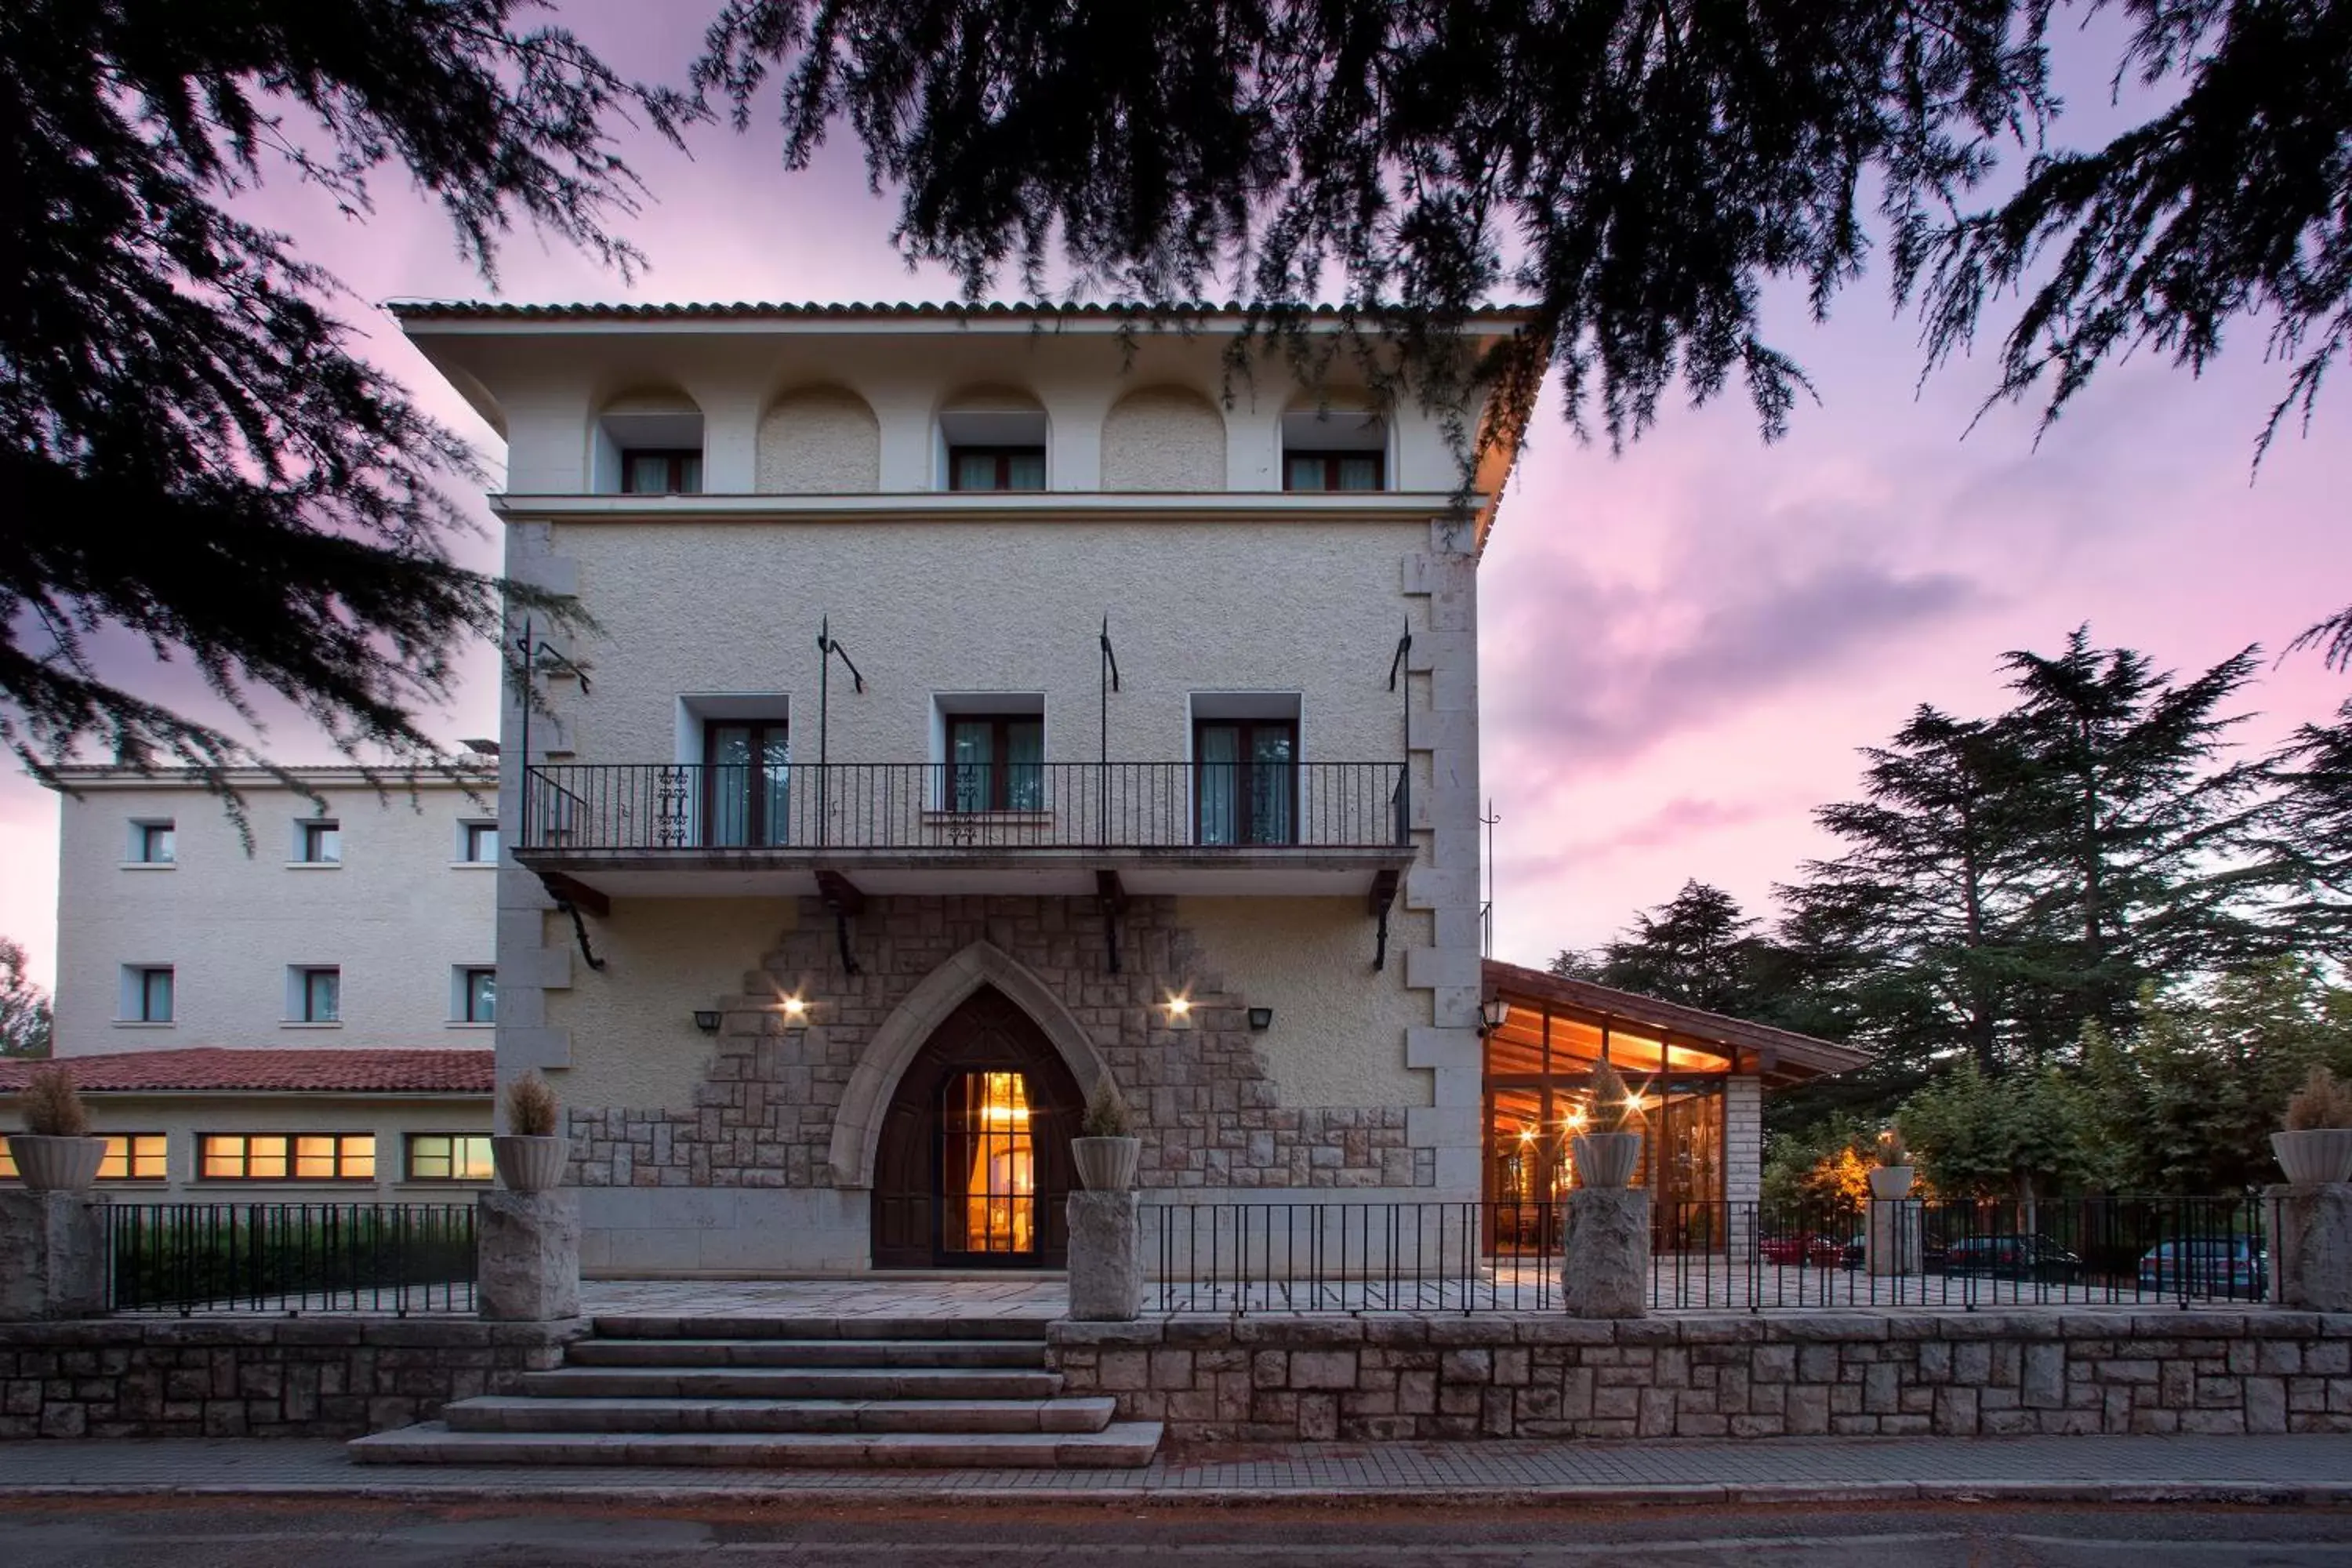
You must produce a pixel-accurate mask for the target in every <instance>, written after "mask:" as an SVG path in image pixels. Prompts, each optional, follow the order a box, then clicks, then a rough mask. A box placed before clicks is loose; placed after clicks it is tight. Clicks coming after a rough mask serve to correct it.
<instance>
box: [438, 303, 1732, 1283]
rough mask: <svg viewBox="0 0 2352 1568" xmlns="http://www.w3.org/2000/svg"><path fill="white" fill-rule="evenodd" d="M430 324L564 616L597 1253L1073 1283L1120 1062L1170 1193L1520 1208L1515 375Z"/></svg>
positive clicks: (1046, 313) (564, 1054) (512, 1010)
mask: <svg viewBox="0 0 2352 1568" xmlns="http://www.w3.org/2000/svg"><path fill="white" fill-rule="evenodd" d="M397 313H398V314H399V315H400V317H401V319H402V321H403V325H404V329H405V330H406V331H407V333H408V334H409V336H410V338H411V339H412V341H414V342H415V343H416V344H417V346H418V347H419V348H420V349H421V350H422V351H423V352H424V353H425V355H426V357H427V358H428V359H429V360H430V361H431V362H432V363H434V365H435V366H436V368H437V369H438V370H439V371H440V373H441V374H443V375H444V376H446V378H447V380H448V381H449V383H450V384H451V385H452V386H453V387H455V388H456V389H457V390H458V391H459V392H460V393H461V394H463V395H465V396H466V397H467V398H468V400H469V401H470V402H471V403H472V405H473V406H474V407H475V408H476V409H477V410H478V412H479V413H480V414H481V415H482V416H483V417H484V418H485V419H486V420H488V422H489V424H490V425H491V426H492V427H493V428H494V429H495V430H496V431H497V432H498V433H499V436H500V437H503V439H504V440H505V442H506V444H507V452H508V474H507V486H506V489H505V491H504V493H503V494H501V495H499V496H497V497H495V498H494V505H495V507H496V510H498V512H499V515H500V517H501V518H502V520H503V521H504V524H505V528H506V542H507V553H506V569H507V572H508V574H509V577H510V578H511V579H512V580H514V581H516V582H518V583H520V584H525V585H527V586H529V587H530V588H532V589H534V590H537V591H538V592H539V593H541V594H542V595H548V596H549V600H548V601H542V602H541V604H540V605H536V606H533V607H531V608H530V609H528V610H526V609H525V608H523V607H520V606H518V607H516V608H515V609H514V610H513V612H512V616H513V622H514V624H513V625H511V626H509V633H510V640H511V642H512V646H513V648H514V650H515V652H516V653H518V654H527V656H528V666H529V668H530V697H529V699H528V700H524V699H523V698H522V697H521V696H520V693H519V692H518V693H516V694H510V699H511V700H510V701H509V709H508V711H507V714H506V718H505V728H504V731H503V734H502V746H501V752H502V757H503V770H504V771H503V773H502V776H501V780H500V784H501V799H502V800H504V801H505V802H506V803H507V809H506V813H505V816H504V819H503V823H502V826H503V829H504V831H505V833H506V835H507V841H508V844H509V849H510V852H511V853H510V857H509V864H508V865H507V866H506V867H505V868H502V869H501V871H500V872H499V894H498V961H499V1004H500V1005H499V1020H498V1030H497V1037H498V1053H499V1075H500V1077H501V1079H506V1078H509V1077H511V1076H512V1075H514V1074H516V1073H520V1072H521V1071H524V1070H526V1069H530V1068H537V1069H539V1070H541V1071H543V1072H544V1073H545V1074H546V1075H547V1076H548V1078H549V1079H550V1080H551V1082H552V1083H553V1085H554V1086H555V1088H556V1089H557V1091H558V1092H559V1094H561V1095H562V1097H563V1099H564V1100H565V1102H566V1105H567V1109H568V1114H569V1118H570V1123H569V1124H570V1131H571V1134H572V1139H573V1143H574V1153H575V1165H574V1169H573V1173H572V1174H573V1178H574V1180H575V1181H576V1182H577V1183H578V1184H580V1186H581V1187H582V1189H583V1217H584V1223H585V1226H586V1237H585V1244H584V1245H585V1250H584V1253H583V1262H584V1266H585V1267H586V1268H589V1269H590V1270H591V1271H593V1272H600V1273H605V1274H635V1275H646V1274H680V1275H692V1274H728V1273H737V1274H740V1273H759V1272H763V1271H777V1272H782V1271H792V1270H798V1269H812V1268H814V1269H826V1270H862V1269H866V1268H966V1267H1021V1266H1028V1267H1051V1266H1053V1265H1054V1264H1055V1263H1056V1262H1057V1261H1059V1259H1060V1258H1061V1256H1062V1247H1063V1236H1062V1225H1063V1221H1062V1212H1063V1202H1062V1198H1063V1194H1065V1193H1066V1191H1067V1190H1068V1189H1069V1187H1070V1185H1071V1182H1072V1175H1071V1173H1070V1170H1069V1162H1068V1150H1067V1143H1068V1141H1069V1139H1070V1137H1071V1136H1072V1134H1073V1133H1074V1132H1075V1131H1076V1124H1077V1121H1078V1118H1079V1116H1080V1114H1081V1111H1082V1108H1083V1107H1084V1105H1085V1104H1086V1102H1087V1100H1088V1099H1089V1098H1090V1097H1091V1096H1093V1095H1095V1094H1096V1093H1097V1091H1098V1090H1099V1089H1102V1088H1103V1087H1105V1086H1107V1085H1108V1086H1115V1087H1116V1088H1117V1089H1118V1091H1119V1092H1120V1093H1121V1095H1122V1096H1123V1097H1124V1099H1125V1100H1127V1102H1128V1103H1129V1105H1130V1106H1131V1107H1132V1109H1133V1110H1134V1113H1135V1118H1136V1121H1137V1124H1138V1125H1137V1131H1138V1133H1139V1136H1140V1137H1141V1140H1142V1144H1143V1152H1142V1174H1141V1184H1142V1186H1143V1188H1144V1189H1145V1195H1146V1198H1147V1201H1150V1202H1152V1203H1157V1204H1168V1203H1179V1202H1185V1201H1196V1202H1198V1201H1207V1200H1211V1199H1218V1198H1223V1199H1228V1200H1244V1199H1262V1200H1284V1201H1309V1202H1320V1201H1336V1200H1349V1201H1366V1200H1390V1201H1398V1202H1420V1201H1428V1200H1439V1199H1446V1200H1468V1199H1475V1198H1477V1197H1479V1196H1480V1195H1481V1194H1482V1192H1484V1191H1485V1190H1486V1188H1487V1187H1488V1186H1489V1185H1490V1184H1491V1182H1492V1174H1491V1167H1492V1162H1491V1161H1490V1160H1489V1158H1488V1153H1487V1151H1488V1146H1489V1143H1490V1141H1491V1138H1492V1136H1493V1134H1492V1133H1491V1132H1490V1124H1496V1125H1498V1124H1499V1122H1498V1121H1497V1114H1496V1112H1495V1111H1494V1110H1492V1106H1491V1104H1490V1101H1491V1100H1492V1095H1493V1093H1494V1086H1493V1085H1491V1084H1490V1082H1489V1072H1488V1065H1487V1054H1486V1049H1485V1047H1484V1042H1483V1039H1482V1035H1483V1033H1484V1031H1483V1029H1482V1022H1481V1020H1482V1015H1481V1002H1482V999H1483V998H1484V997H1486V994H1487V992H1488V985H1487V976H1486V973H1485V972H1484V971H1483V970H1482V966H1481V955H1480V905H1479V897H1478V880H1477V879H1478V849H1479V845H1478V823H1477V818H1478V816H1479V804H1478V803H1479V800H1480V794H1479V786H1478V670H1477V564H1478V559H1479V554H1480V552H1481V550H1482V548H1483V546H1484V543H1485V541H1486V536H1487V532H1488V530H1489V528H1490V527H1491V525H1492V523H1493V521H1494V517H1495V512H1496V507H1497V505H1498V503H1499V502H1500V500H1501V497H1502V492H1503V489H1504V485H1505V481H1506V479H1507V474H1508V470H1509V464H1510V458H1511V455H1512V453H1513V450H1514V448H1515V445H1516V440H1517V434H1518V431H1517V427H1516V426H1512V425H1510V424H1509V422H1508V420H1507V418H1506V417H1505V416H1503V415H1502V414H1501V413H1500V412H1499V411H1498V410H1497V409H1496V408H1493V407H1490V406H1488V405H1486V403H1485V402H1484V401H1483V395H1482V394H1475V393H1474V394H1469V395H1463V396H1461V397H1458V398H1454V399H1452V400H1450V401H1449V400H1447V399H1444V398H1438V399H1435V400H1434V401H1432V400H1430V399H1428V398H1425V397H1423V396H1419V395H1404V396H1391V395H1382V394H1381V393H1380V392H1378V391H1376V390H1375V386H1374V384H1375V383H1381V382H1383V381H1385V380H1386V378H1385V377H1384V376H1382V375H1380V374H1373V375H1370V376H1368V377H1365V378H1363V379H1361V380H1356V381H1351V380H1350V374H1349V373H1350V370H1351V368H1352V367H1354V366H1356V365H1358V364H1360V363H1362V362H1361V361H1360V359H1359V358H1357V357H1356V347H1355V346H1350V347H1348V348H1346V349H1345V350H1344V351H1342V343H1343V339H1344V331H1345V329H1344V325H1343V323H1342V322H1341V321H1340V320H1339V318H1338V317H1337V316H1336V315H1331V314H1324V315H1320V316H1318V317H1316V318H1314V319H1313V320H1312V321H1310V322H1309V323H1308V324H1307V329H1306V331H1307V340H1306V341H1307V342H1308V343H1309V345H1310V346H1312V345H1314V344H1316V343H1317V342H1325V343H1328V346H1330V347H1331V348H1333V349H1334V351H1335V352H1334V353H1332V354H1330V355H1329V356H1328V359H1326V360H1324V361H1322V362H1321V363H1322V369H1321V370H1320V371H1318V372H1316V373H1313V374H1297V373H1295V372H1294V369H1293V367H1294V365H1296V364H1299V363H1309V362H1311V361H1314V360H1315V357H1316V356H1314V355H1312V354H1310V355H1308V356H1306V358H1304V359H1300V358H1294V357H1293V356H1290V355H1288V354H1286V353H1279V352H1276V351H1275V349H1274V348H1273V347H1272V346H1271V344H1270V343H1268V342H1260V341H1255V340H1246V339H1244V337H1243V336H1242V328H1243V322H1244V318H1243V316H1242V315H1241V314H1240V313H1239V312H1235V311H1216V310H1211V311H1207V312H1205V313H1202V314H1201V315H1198V316H1196V317H1194V318H1192V320H1191V321H1188V322H1187V323H1186V326H1185V329H1184V330H1182V331H1173V330H1167V331H1160V330H1150V329H1139V328H1137V327H1136V325H1135V324H1134V323H1132V322H1130V321H1125V320H1122V319H1121V318H1120V317H1119V316H1118V315H1117V314H1116V313H1114V312H1110V311H1108V310H1099V309H1094V308H1084V307H1080V308H1068V309H1062V308H1048V307H1038V308H1029V307H1018V306H994V307H986V308H975V309H971V310H956V309H942V308H934V307H885V306H877V307H864V306H839V307H828V306H748V305H747V306H714V307H698V306H676V307H653V308H634V307H586V306H583V307H553V308H541V307H509V306H497V305H468V304H429V305H428V304H418V305H408V306H402V307H399V308H398V311H397ZM1516 327H1517V322H1516V321H1515V320H1514V319H1513V318H1511V317H1509V316H1508V315H1504V314H1497V315H1495V316H1492V317H1488V318H1484V319H1482V320H1481V321H1479V322H1477V323H1476V325H1475V328H1474V335H1475V337H1476V338H1477V340H1478V343H1479V345H1480V346H1487V345H1492V344H1495V343H1497V342H1501V341H1502V340H1503V339H1505V338H1506V337H1507V335H1508V334H1509V333H1510V332H1512V331H1514V330H1516ZM1318 334H1320V337H1319V338H1318ZM1359 346H1360V345H1359ZM1364 352H1369V353H1374V354H1377V353H1379V352H1381V351H1379V349H1378V348H1377V346H1374V347H1372V348H1370V349H1368V350H1365V351H1364ZM1465 432H1483V433H1484V434H1485V436H1486V437H1487V438H1486V440H1485V441H1483V442H1481V443H1477V444H1475V460H1472V461H1469V462H1468V463H1467V464H1466V466H1465V458H1471V457H1472V450H1471V446H1470V444H1468V443H1465V438H1464V433H1465ZM1465 473H1466V474H1467V475H1468V476H1469V477H1468V479H1467V482H1466V484H1465ZM559 601H568V602H569V604H570V605H572V606H575V607H576V609H577V610H578V611H579V612H581V614H580V615H579V616H577V617H572V618H567V617H566V616H564V615H563V614H562V613H560V612H559V610H558V609H557V607H556V605H555V604H554V603H552V602H559ZM1720 1065H1722V1066H1723V1067H1724V1068H1725V1069H1726V1071H1727V1074H1728V1075H1729V1076H1731V1077H1736V1078H1738V1079H1741V1080H1742V1082H1743V1088H1742V1089H1741V1090H1740V1098H1739V1099H1738V1100H1737V1101H1736V1103H1740V1104H1744V1105H1746V1106H1748V1107H1749V1108H1751V1110H1750V1115H1749V1125H1750V1127H1751V1128H1752V1123H1753V1117H1752V1106H1753V1104H1754V1100H1755V1089H1756V1087H1757V1084H1758V1081H1759V1073H1760V1071H1761V1064H1760V1063H1759V1061H1758V1060H1757V1059H1756V1058H1753V1057H1751V1058H1749V1059H1748V1061H1747V1062H1746V1063H1745V1065H1744V1066H1743V1065H1742V1064H1740V1063H1738V1061H1736V1060H1732V1059H1729V1058H1727V1059H1726V1060H1724V1061H1723V1062H1722V1063H1721V1064H1720ZM1720 1120H1721V1118H1720V1117H1719V1116H1718V1118H1717V1122H1718V1123H1719V1122H1720ZM1514 1125H1515V1126H1516V1124H1514ZM1512 1136H1514V1137H1515V1136H1516V1131H1514V1132H1513V1134H1512Z"/></svg>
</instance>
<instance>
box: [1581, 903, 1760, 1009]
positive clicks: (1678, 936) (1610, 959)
mask: <svg viewBox="0 0 2352 1568" xmlns="http://www.w3.org/2000/svg"><path fill="white" fill-rule="evenodd" d="M1756 923H1757V922H1756V921H1755V920H1754V919H1753V918H1752V917H1750V916H1748V915H1747V914H1746V913H1744V912H1742V911H1741V910H1740V908H1739V901H1738V900H1737V899H1734V898H1733V897H1732V896H1731V895H1730V894H1729V893H1727V892H1725V891H1724V890H1723V889H1720V888H1717V887H1712V886H1710V885H1708V884H1707V883H1705V882H1701V881H1698V880H1697V879H1692V880H1689V881H1686V882H1685V883H1684V884H1683V885H1682V890H1681V891H1679V892H1677V893H1676V894H1675V896H1674V897H1673V898H1671V899H1669V900H1666V901H1665V902H1664V903H1663V904H1660V905H1659V906H1658V907H1657V908H1655V909H1654V910H1643V911H1641V912H1639V913H1637V914H1635V915H1634V917H1633V930H1631V931H1627V932H1626V933H1625V934H1624V935H1622V936H1621V937H1619V938H1617V939H1616V940H1615V941H1613V942H1609V943H1607V944H1606V945H1605V946H1603V947H1602V948H1601V951H1600V952H1598V953H1594V954H1585V953H1575V952H1562V953H1561V954H1560V955H1559V957H1558V958H1555V959H1554V960H1553V961H1552V963H1551V972H1552V973H1554V974H1558V975H1561V976H1563V977H1565V978H1570V979H1580V980H1591V981H1595V982H1598V983H1599V984H1602V985H1613V986H1615V987H1617V988H1618V989H1619V990H1621V991H1634V992H1639V993H1640V994H1643V995H1644V996H1655V997H1657V998H1659V999H1660V1000H1661V1001H1665V1002H1680V1003H1682V1004H1683V1005H1685V1006H1690V1007H1704V1008H1706V1010H1707V1011H1708V1012H1710V1013H1723V1014H1727V1015H1728V1016H1733V1017H1748V1016H1753V1015H1754V1013H1755V1012H1756V1010H1757V1003H1758V994H1757V989H1756V968H1757V964H1758V962H1759V956H1760V950H1761V948H1762V946H1763V944H1762V942H1760V941H1759V939H1758V938H1757V936H1756V935H1755V931H1756Z"/></svg>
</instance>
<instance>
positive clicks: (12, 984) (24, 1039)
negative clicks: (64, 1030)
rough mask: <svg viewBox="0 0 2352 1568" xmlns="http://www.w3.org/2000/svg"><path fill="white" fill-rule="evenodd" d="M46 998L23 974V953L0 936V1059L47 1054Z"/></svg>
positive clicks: (18, 946)
mask: <svg viewBox="0 0 2352 1568" xmlns="http://www.w3.org/2000/svg"><path fill="white" fill-rule="evenodd" d="M50 1022H51V1020H50V1015H49V999H48V997H47V996H46V995H44V994H42V992H41V988H40V987H39V986H37V985H36V984H33V983H32V981H31V980H30V979H28V978H27V977H26V973H25V950H24V948H23V947H22V946H21V945H20V944H18V943H17V942H14V941H12V940H11V939H9V938H7V937H5V936H0V1057H45V1056H47V1055H48V1054H49V1026H50Z"/></svg>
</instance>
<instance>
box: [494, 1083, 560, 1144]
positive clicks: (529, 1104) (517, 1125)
mask: <svg viewBox="0 0 2352 1568" xmlns="http://www.w3.org/2000/svg"><path fill="white" fill-rule="evenodd" d="M560 1110H562V1107H561V1106H559V1105H558V1104H557V1102H556V1099H555V1091H554V1090H553V1089H550V1088H548V1087H547V1080H546V1079H543V1078H541V1077H540V1076H539V1069H538V1068H532V1069H531V1070H530V1071H529V1072H527V1073H525V1074H523V1075H522V1076H521V1077H520V1078H519V1079H515V1080H514V1081H513V1082H512V1083H509V1084H508V1085H507V1130H508V1131H510V1132H514V1133H517V1134H519V1135H520V1136H522V1137H525V1138H551V1137H553V1136H554V1135H555V1123H556V1118H557V1114H558V1112H559V1111H560Z"/></svg>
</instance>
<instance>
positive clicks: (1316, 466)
mask: <svg viewBox="0 0 2352 1568" xmlns="http://www.w3.org/2000/svg"><path fill="white" fill-rule="evenodd" d="M1322 488H1323V459H1322V458H1319V457H1315V458H1291V459H1290V477H1289V478H1288V479H1286V481H1285V482H1284V484H1283V489H1291V490H1319V489H1322Z"/></svg>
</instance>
